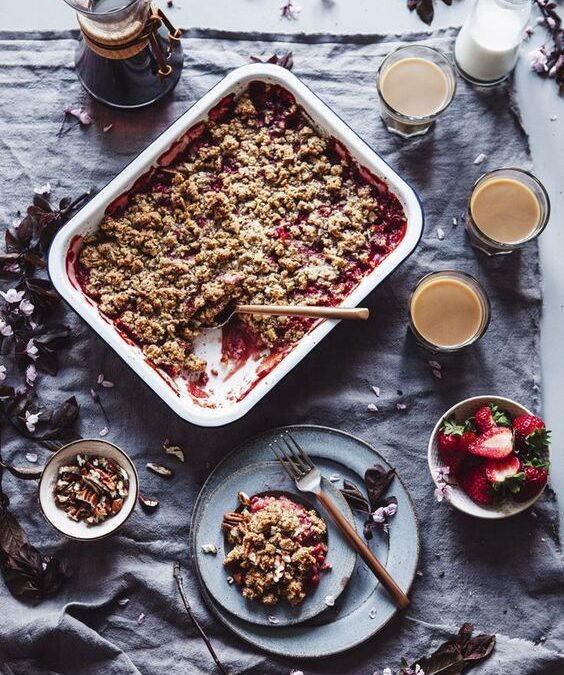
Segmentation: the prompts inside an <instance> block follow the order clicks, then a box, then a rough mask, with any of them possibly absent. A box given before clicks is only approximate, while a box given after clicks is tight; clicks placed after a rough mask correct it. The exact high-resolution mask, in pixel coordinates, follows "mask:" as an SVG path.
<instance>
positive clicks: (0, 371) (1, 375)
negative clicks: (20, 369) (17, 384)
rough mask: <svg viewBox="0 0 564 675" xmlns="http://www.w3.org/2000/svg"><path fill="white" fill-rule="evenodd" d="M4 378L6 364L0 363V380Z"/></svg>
mask: <svg viewBox="0 0 564 675" xmlns="http://www.w3.org/2000/svg"><path fill="white" fill-rule="evenodd" d="M5 379H6V366H4V365H0V382H3V381H4V380H5Z"/></svg>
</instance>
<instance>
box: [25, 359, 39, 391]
mask: <svg viewBox="0 0 564 675" xmlns="http://www.w3.org/2000/svg"><path fill="white" fill-rule="evenodd" d="M36 379H37V368H36V367H35V366H34V365H33V363H30V364H29V366H28V367H27V368H26V369H25V381H26V382H27V383H28V384H29V386H30V387H32V386H33V383H34V382H35V380H36Z"/></svg>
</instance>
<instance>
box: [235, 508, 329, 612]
mask: <svg viewBox="0 0 564 675" xmlns="http://www.w3.org/2000/svg"><path fill="white" fill-rule="evenodd" d="M225 525H226V526H227V527H226V529H227V541H228V543H230V544H232V545H233V546H234V548H233V549H231V551H230V552H229V553H228V554H227V557H226V558H225V560H224V561H223V564H224V565H225V567H227V568H228V569H229V570H230V571H231V575H232V577H233V579H234V580H235V582H236V583H237V585H238V586H239V587H240V589H241V593H242V595H243V597H245V598H248V599H249V600H259V601H260V602H261V603H262V604H263V605H267V606H272V605H275V604H276V603H277V602H278V600H279V599H280V598H282V599H284V600H287V601H288V602H289V603H290V605H292V606H294V605H299V604H300V603H301V602H302V601H303V600H304V598H305V597H306V595H307V593H308V592H311V590H312V589H313V588H315V586H316V585H317V583H318V582H319V575H320V573H321V572H322V571H325V570H328V569H330V566H329V565H328V564H327V563H326V562H325V557H326V555H327V546H326V544H325V541H326V538H327V526H326V525H325V522H324V521H323V519H322V518H321V517H320V516H319V515H318V514H317V513H316V512H315V511H314V510H313V509H312V510H309V511H308V510H307V509H306V508H305V507H304V506H303V505H302V504H296V502H293V501H292V500H291V499H288V498H287V497H284V496H282V497H273V496H266V497H260V496H255V497H253V498H252V499H250V500H249V503H248V506H247V507H246V508H245V509H244V510H243V511H242V512H241V513H227V514H225V520H224V526H225Z"/></svg>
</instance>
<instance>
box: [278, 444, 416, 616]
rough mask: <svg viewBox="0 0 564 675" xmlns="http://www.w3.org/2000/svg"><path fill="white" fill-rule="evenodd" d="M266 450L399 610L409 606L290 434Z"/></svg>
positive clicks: (407, 600)
mask: <svg viewBox="0 0 564 675" xmlns="http://www.w3.org/2000/svg"><path fill="white" fill-rule="evenodd" d="M269 448H270V449H271V450H272V452H273V453H274V455H275V456H276V459H277V460H278V461H279V462H280V464H281V465H282V467H283V468H284V470H285V471H286V473H287V474H288V476H290V478H291V479H292V480H293V481H294V483H295V484H296V487H297V488H298V490H300V491H301V492H313V494H314V495H315V496H316V497H317V499H318V500H319V501H320V502H321V503H322V504H323V506H324V507H325V509H326V511H327V512H328V513H329V515H330V516H331V518H332V519H333V520H334V521H335V524H336V525H337V526H338V528H339V529H340V530H341V532H342V533H343V534H344V535H345V537H346V538H347V540H348V542H349V544H351V546H352V547H353V548H354V549H355V550H356V551H357V552H358V553H359V554H360V556H361V557H362V559H363V560H364V562H365V563H366V564H367V565H368V567H369V568H370V569H371V570H372V572H373V573H374V574H375V575H376V577H377V579H378V580H379V581H380V582H381V583H382V585H383V586H384V587H385V588H386V590H387V591H388V592H389V593H390V595H391V596H392V598H393V599H394V602H395V603H396V605H397V607H399V608H400V609H404V608H405V607H407V606H408V605H409V598H408V597H407V595H406V594H405V593H404V592H403V591H402V590H401V588H400V587H399V586H398V584H397V583H396V582H395V581H394V579H393V578H392V577H391V575H390V573H389V572H388V570H387V569H386V568H385V567H384V565H382V563H381V562H380V561H379V560H378V558H377V557H376V556H375V555H374V553H372V551H371V550H370V549H369V548H368V546H367V545H366V544H365V542H364V541H363V540H362V539H361V538H360V536H359V535H358V533H357V531H356V530H355V529H354V527H353V526H352V525H351V524H350V523H349V521H348V520H347V519H346V518H345V516H344V515H343V513H342V512H341V511H340V510H339V508H338V507H337V505H336V504H335V502H334V501H333V500H332V499H331V497H329V495H328V494H327V493H326V492H324V491H323V490H322V488H321V473H320V471H319V469H318V468H317V467H316V466H315V464H314V463H313V462H312V461H311V459H310V458H309V456H308V454H307V452H306V451H305V450H304V449H303V448H302V447H300V445H299V444H298V442H297V441H296V440H295V438H294V437H293V436H292V435H291V434H290V432H289V431H286V432H285V433H284V434H281V435H280V439H279V440H275V441H274V442H273V443H269Z"/></svg>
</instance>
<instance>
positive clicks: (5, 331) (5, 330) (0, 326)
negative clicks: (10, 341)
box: [0, 319, 14, 337]
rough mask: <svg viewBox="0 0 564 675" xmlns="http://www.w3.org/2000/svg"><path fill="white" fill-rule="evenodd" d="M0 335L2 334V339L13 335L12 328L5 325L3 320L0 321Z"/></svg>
mask: <svg viewBox="0 0 564 675" xmlns="http://www.w3.org/2000/svg"><path fill="white" fill-rule="evenodd" d="M0 334H2V335H3V336H4V337H9V336H10V335H13V334H14V331H13V330H12V326H10V324H8V323H6V322H5V321H4V319H0Z"/></svg>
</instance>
